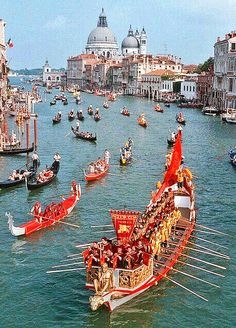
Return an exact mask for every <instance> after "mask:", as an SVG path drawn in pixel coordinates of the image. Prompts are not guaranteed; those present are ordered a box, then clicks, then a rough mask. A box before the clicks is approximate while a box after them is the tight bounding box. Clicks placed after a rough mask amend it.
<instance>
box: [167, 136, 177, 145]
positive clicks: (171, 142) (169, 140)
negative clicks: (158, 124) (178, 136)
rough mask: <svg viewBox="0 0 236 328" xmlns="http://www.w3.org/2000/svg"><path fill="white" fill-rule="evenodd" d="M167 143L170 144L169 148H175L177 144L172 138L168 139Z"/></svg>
mask: <svg viewBox="0 0 236 328" xmlns="http://www.w3.org/2000/svg"><path fill="white" fill-rule="evenodd" d="M167 143H168V145H169V146H173V145H174V144H175V140H173V139H171V138H168V139H167Z"/></svg>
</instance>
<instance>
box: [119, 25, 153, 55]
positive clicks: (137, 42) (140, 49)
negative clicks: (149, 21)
mask: <svg viewBox="0 0 236 328" xmlns="http://www.w3.org/2000/svg"><path fill="white" fill-rule="evenodd" d="M121 51H122V55H123V56H127V55H138V54H140V55H146V53H147V34H146V31H145V30H144V27H143V29H142V31H141V33H139V31H138V30H136V31H135V34H134V32H133V30H132V27H131V25H130V28H129V31H128V35H127V37H126V38H124V40H123V41H122V44H121Z"/></svg>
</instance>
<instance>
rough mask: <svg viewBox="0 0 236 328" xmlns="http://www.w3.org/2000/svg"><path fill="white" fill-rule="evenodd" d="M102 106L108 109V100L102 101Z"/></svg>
mask: <svg viewBox="0 0 236 328" xmlns="http://www.w3.org/2000/svg"><path fill="white" fill-rule="evenodd" d="M103 108H105V109H108V108H109V104H108V102H106V101H105V102H104V103H103Z"/></svg>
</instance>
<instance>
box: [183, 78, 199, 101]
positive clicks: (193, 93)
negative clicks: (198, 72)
mask: <svg viewBox="0 0 236 328" xmlns="http://www.w3.org/2000/svg"><path fill="white" fill-rule="evenodd" d="M180 93H181V95H183V96H184V98H185V99H187V100H193V99H196V98H197V83H196V81H193V80H185V81H182V82H181V89H180Z"/></svg>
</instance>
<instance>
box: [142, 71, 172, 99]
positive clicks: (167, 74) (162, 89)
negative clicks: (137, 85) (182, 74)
mask: <svg viewBox="0 0 236 328" xmlns="http://www.w3.org/2000/svg"><path fill="white" fill-rule="evenodd" d="M174 74H175V73H174V72H173V71H171V70H165V69H164V70H163V69H161V70H159V69H158V70H155V71H151V72H149V73H146V74H143V75H142V79H141V95H142V96H144V97H148V98H149V99H155V98H160V97H161V96H162V93H167V92H173V81H171V80H169V81H168V82H167V78H173V77H174Z"/></svg>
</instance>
